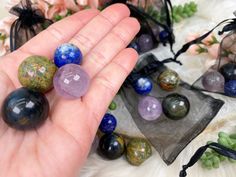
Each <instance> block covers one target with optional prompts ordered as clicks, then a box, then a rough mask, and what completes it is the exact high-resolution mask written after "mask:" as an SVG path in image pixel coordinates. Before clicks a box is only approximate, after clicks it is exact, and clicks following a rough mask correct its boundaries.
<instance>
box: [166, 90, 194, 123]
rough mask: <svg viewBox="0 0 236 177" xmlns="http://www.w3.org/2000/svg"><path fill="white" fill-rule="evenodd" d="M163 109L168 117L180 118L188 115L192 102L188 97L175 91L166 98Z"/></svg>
mask: <svg viewBox="0 0 236 177" xmlns="http://www.w3.org/2000/svg"><path fill="white" fill-rule="evenodd" d="M162 109H163V112H164V114H165V115H166V117H168V118H170V119H173V120H179V119H182V118H184V117H185V116H187V115H188V113H189V110H190V103H189V100H188V99H187V97H185V96H183V95H180V94H177V93H173V94H170V95H168V96H166V97H165V98H164V100H163V101H162Z"/></svg>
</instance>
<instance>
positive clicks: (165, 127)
mask: <svg viewBox="0 0 236 177" xmlns="http://www.w3.org/2000/svg"><path fill="white" fill-rule="evenodd" d="M167 69H168V68H167V67H166V66H165V65H164V64H163V63H162V62H160V61H158V60H157V59H156V58H155V56H154V55H152V54H149V55H145V56H144V57H142V58H141V59H140V62H139V63H138V65H137V67H136V69H135V70H134V71H133V72H132V73H131V75H130V76H129V77H128V79H127V80H126V82H125V84H124V86H123V87H122V89H121V91H120V94H121V97H122V99H123V101H124V103H125V106H126V108H127V109H128V111H129V112H130V114H131V115H132V118H133V120H134V122H135V123H136V125H137V127H138V128H139V129H140V131H141V132H142V134H143V135H144V136H145V137H146V138H147V139H148V140H149V141H150V143H151V144H152V145H153V147H154V148H155V149H156V150H157V151H158V152H159V154H160V156H161V157H162V159H163V160H164V161H165V163H166V164H168V165H170V164H171V163H172V162H173V161H174V160H175V159H176V158H177V156H178V155H179V153H180V152H181V151H182V150H183V149H184V148H185V147H186V146H187V145H188V144H189V143H190V142H191V141H192V140H193V139H194V138H195V137H196V136H197V135H198V134H199V133H201V132H202V131H203V130H204V129H205V127H206V126H207V125H208V124H209V123H210V121H211V120H212V119H213V118H214V117H215V115H216V114H217V113H218V111H219V110H220V108H221V107H222V105H223V104H224V102H223V101H221V100H217V99H214V98H212V97H211V96H208V95H205V94H203V93H201V92H200V91H196V90H191V88H190V85H188V84H187V83H185V82H184V81H180V85H179V86H178V87H177V89H175V90H174V91H164V90H163V89H161V88H160V86H159V85H160V84H157V78H158V76H159V75H160V73H162V72H163V71H166V70H167ZM140 77H149V78H150V79H151V81H152V84H153V88H152V91H151V92H150V93H149V95H148V96H151V97H153V98H156V99H157V100H159V101H160V102H162V109H163V108H164V107H163V106H165V105H164V103H163V102H164V100H167V99H166V98H167V96H168V95H172V94H173V93H175V94H177V95H181V96H183V97H184V98H187V100H188V102H189V103H188V104H189V106H190V108H189V111H188V112H186V113H187V115H186V116H185V117H182V118H181V119H170V118H169V116H168V114H167V113H166V112H165V113H162V114H161V115H160V117H159V118H158V119H156V120H152V121H147V120H145V119H143V118H142V117H141V114H140V112H139V110H138V106H139V102H140V100H142V99H143V98H144V97H146V96H147V95H139V94H137V93H136V92H135V90H134V88H133V86H132V85H133V83H135V81H136V80H137V79H138V78H140ZM182 103H183V102H181V101H180V104H182ZM163 112H164V109H163ZM167 116H168V117H167Z"/></svg>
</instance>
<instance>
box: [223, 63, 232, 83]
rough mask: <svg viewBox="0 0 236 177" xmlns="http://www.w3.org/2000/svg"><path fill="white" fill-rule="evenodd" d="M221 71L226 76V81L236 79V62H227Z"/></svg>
mask: <svg viewBox="0 0 236 177" xmlns="http://www.w3.org/2000/svg"><path fill="white" fill-rule="evenodd" d="M220 73H221V74H222V75H223V76H224V78H225V81H226V82H227V81H230V80H236V64H235V63H227V64H225V65H223V66H221V68H220Z"/></svg>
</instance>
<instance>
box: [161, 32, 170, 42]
mask: <svg viewBox="0 0 236 177" xmlns="http://www.w3.org/2000/svg"><path fill="white" fill-rule="evenodd" d="M159 39H160V41H161V42H162V43H163V44H165V43H167V42H168V40H169V33H168V32H167V31H166V30H163V31H161V32H160V33H159Z"/></svg>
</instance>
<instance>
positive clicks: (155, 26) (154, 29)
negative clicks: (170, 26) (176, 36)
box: [152, 25, 160, 37]
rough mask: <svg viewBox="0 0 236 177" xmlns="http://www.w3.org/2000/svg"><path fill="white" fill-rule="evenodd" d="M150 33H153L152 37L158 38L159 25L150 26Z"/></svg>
mask: <svg viewBox="0 0 236 177" xmlns="http://www.w3.org/2000/svg"><path fill="white" fill-rule="evenodd" d="M152 32H153V34H154V36H156V37H159V33H160V27H159V25H154V26H152Z"/></svg>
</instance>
